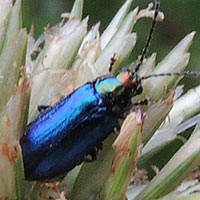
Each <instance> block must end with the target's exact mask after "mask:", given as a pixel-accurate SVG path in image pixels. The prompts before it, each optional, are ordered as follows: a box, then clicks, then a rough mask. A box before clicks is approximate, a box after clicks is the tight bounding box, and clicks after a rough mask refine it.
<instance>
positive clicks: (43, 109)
mask: <svg viewBox="0 0 200 200" xmlns="http://www.w3.org/2000/svg"><path fill="white" fill-rule="evenodd" d="M50 107H51V106H46V105H39V106H38V107H37V109H38V111H39V112H40V113H41V112H44V111H45V110H46V109H47V108H50Z"/></svg>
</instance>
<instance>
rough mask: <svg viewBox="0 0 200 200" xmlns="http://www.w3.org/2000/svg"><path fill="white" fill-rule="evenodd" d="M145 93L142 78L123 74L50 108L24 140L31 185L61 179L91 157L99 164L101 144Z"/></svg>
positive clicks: (90, 85) (92, 84) (91, 84)
mask: <svg viewBox="0 0 200 200" xmlns="http://www.w3.org/2000/svg"><path fill="white" fill-rule="evenodd" d="M141 92H142V85H141V81H140V78H139V77H138V75H137V73H132V72H130V71H128V70H123V71H121V72H120V73H119V74H118V75H117V76H107V77H105V76H103V77H99V78H97V79H96V80H95V81H94V82H89V83H86V84H84V85H83V86H81V87H80V88H78V89H77V90H75V91H74V92H73V93H71V94H70V95H69V96H67V97H65V98H64V99H62V100H61V101H60V102H58V103H57V104H56V105H55V106H54V107H47V108H45V110H44V111H43V112H41V114H40V115H39V116H38V117H37V118H36V119H35V120H34V121H33V122H31V123H30V124H29V125H28V126H27V128H26V129H25V131H24V134H23V136H22V137H21V140H20V144H21V147H22V153H23V160H24V167H25V176H26V179H28V180H37V179H46V178H51V177H55V176H58V175H61V174H63V173H65V172H68V171H70V170H71V169H72V168H74V167H75V166H76V165H78V164H80V163H81V162H82V161H84V160H87V158H86V156H87V155H91V158H92V160H95V159H96V153H97V151H98V149H100V148H101V146H102V141H103V140H104V139H105V138H106V137H107V136H108V135H109V134H110V133H112V132H113V130H114V128H119V117H120V114H121V113H123V112H124V109H125V108H126V107H127V105H128V104H129V103H130V99H131V97H132V96H135V95H137V94H140V93H141ZM40 109H41V108H40ZM43 109H44V108H43ZM108 124H109V126H108ZM58 162H59V165H58Z"/></svg>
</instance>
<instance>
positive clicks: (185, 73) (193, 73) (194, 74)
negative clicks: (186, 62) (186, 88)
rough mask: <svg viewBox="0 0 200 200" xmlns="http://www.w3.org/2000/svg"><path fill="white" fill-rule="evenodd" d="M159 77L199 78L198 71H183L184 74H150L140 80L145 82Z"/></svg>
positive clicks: (199, 73)
mask: <svg viewBox="0 0 200 200" xmlns="http://www.w3.org/2000/svg"><path fill="white" fill-rule="evenodd" d="M159 76H189V77H200V72H199V71H184V72H172V73H161V74H150V75H147V76H143V77H141V80H146V79H149V78H153V77H159Z"/></svg>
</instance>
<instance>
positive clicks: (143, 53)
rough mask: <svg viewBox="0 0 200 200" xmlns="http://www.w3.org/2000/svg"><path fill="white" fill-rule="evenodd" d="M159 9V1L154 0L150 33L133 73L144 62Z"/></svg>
mask: <svg viewBox="0 0 200 200" xmlns="http://www.w3.org/2000/svg"><path fill="white" fill-rule="evenodd" d="M159 8H160V1H159V0H155V12H154V17H153V21H152V25H151V28H150V31H149V35H148V38H147V41H146V44H145V46H144V48H143V50H142V55H141V57H140V60H139V63H138V64H137V66H136V68H135V71H136V72H137V71H138V70H139V68H140V66H141V64H142V62H143V60H144V57H145V55H146V53H147V51H148V48H149V45H150V43H151V40H152V38H153V32H154V28H155V25H156V19H157V16H158V13H159Z"/></svg>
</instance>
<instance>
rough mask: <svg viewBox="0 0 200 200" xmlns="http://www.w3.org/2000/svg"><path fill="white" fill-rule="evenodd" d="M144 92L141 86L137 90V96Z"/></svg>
mask: <svg viewBox="0 0 200 200" xmlns="http://www.w3.org/2000/svg"><path fill="white" fill-rule="evenodd" d="M142 91H143V88H142V87H141V86H140V87H139V88H137V94H141V93H142Z"/></svg>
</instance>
